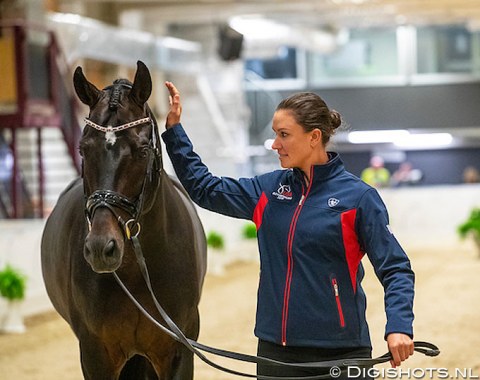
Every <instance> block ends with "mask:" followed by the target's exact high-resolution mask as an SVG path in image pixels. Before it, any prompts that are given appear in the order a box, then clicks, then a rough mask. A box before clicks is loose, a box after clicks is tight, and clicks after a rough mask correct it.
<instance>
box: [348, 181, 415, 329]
mask: <svg viewBox="0 0 480 380" xmlns="http://www.w3.org/2000/svg"><path fill="white" fill-rule="evenodd" d="M358 210H359V213H358V214H357V215H358V219H357V230H358V232H359V237H360V244H362V248H363V249H364V250H365V252H366V253H367V255H368V258H369V259H370V261H371V263H372V265H373V267H374V270H375V273H376V275H377V277H378V279H379V280H380V282H381V283H382V285H383V288H384V292H385V312H386V314H387V325H386V328H385V338H386V337H387V335H388V334H390V333H404V334H407V335H409V336H410V337H411V338H413V318H414V316H413V298H414V282H415V274H414V272H413V271H412V268H411V265H410V260H409V259H408V257H407V254H406V253H405V251H404V250H403V249H402V247H401V246H400V244H399V243H398V241H397V239H396V238H395V236H394V235H393V233H392V231H391V229H390V225H389V217H388V213H387V210H386V207H385V205H384V203H383V201H382V200H381V198H380V195H379V194H378V192H377V191H376V190H375V189H373V188H370V189H369V190H367V191H366V192H365V194H364V195H363V196H362V198H361V200H360V203H359V208H358Z"/></svg>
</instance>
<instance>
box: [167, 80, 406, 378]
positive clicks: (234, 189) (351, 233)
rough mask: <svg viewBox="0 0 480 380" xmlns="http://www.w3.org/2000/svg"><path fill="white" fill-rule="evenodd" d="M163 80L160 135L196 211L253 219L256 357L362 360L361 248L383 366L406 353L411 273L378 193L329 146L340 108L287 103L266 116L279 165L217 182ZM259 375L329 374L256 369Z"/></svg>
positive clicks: (306, 100)
mask: <svg viewBox="0 0 480 380" xmlns="http://www.w3.org/2000/svg"><path fill="white" fill-rule="evenodd" d="M166 87H167V88H168V90H169V93H170V110H169V113H168V115H167V118H166V131H165V132H163V134H162V138H163V141H164V142H165V144H166V148H167V152H168V154H169V156H170V159H171V161H172V164H173V167H174V169H175V172H176V174H177V176H178V178H179V179H180V181H181V182H182V184H183V186H184V187H185V189H186V190H187V192H188V193H189V194H190V196H191V197H192V199H193V201H194V202H195V203H197V204H198V205H199V206H201V207H203V208H206V209H208V210H211V211H214V212H218V213H221V214H224V215H228V216H231V217H236V218H243V219H249V220H253V221H254V222H255V224H256V227H257V237H258V244H259V252H260V268H261V269H260V281H259V289H258V293H257V297H258V299H257V315H256V324H255V335H256V336H257V337H258V348H257V354H258V355H259V356H262V357H267V358H271V359H275V360H279V361H283V362H318V361H325V360H335V359H344V358H370V357H371V350H372V347H371V341H370V334H369V329H368V325H367V321H366V315H365V314H366V296H365V293H364V291H363V289H362V286H361V282H362V279H363V276H364V269H363V266H362V264H361V260H362V258H363V257H364V255H365V254H366V255H367V256H368V258H369V260H370V261H371V263H372V264H373V267H374V268H375V273H376V275H377V276H378V278H379V280H380V281H381V283H382V284H383V287H384V291H385V310H386V315H387V324H386V328H385V340H386V342H387V346H388V349H389V351H390V352H391V354H392V357H393V359H392V361H391V364H392V365H393V366H398V365H400V364H401V363H402V362H403V361H404V360H406V359H407V358H408V357H409V356H410V355H412V354H413V350H414V345H413V341H412V339H413V327H412V323H413V311H412V310H413V298H414V273H413V271H412V269H411V266H410V261H409V259H408V257H407V255H406V253H405V252H404V250H403V249H402V247H401V246H400V244H399V243H398V241H397V240H396V238H395V237H394V235H393V233H392V230H391V228H390V227H389V220H388V214H387V210H386V209H385V205H384V203H383V202H382V200H381V199H380V196H379V195H378V192H377V191H376V190H375V189H374V188H372V187H371V186H369V185H367V184H365V183H364V182H362V181H361V180H360V179H359V178H358V177H355V176H354V175H352V174H350V173H349V172H347V171H346V170H345V167H344V165H343V163H342V160H341V158H340V156H339V155H338V154H337V153H335V152H330V151H327V148H326V147H327V144H328V142H329V140H330V138H331V136H332V135H333V134H334V133H335V130H336V129H337V128H338V127H339V126H340V125H341V116H340V114H339V113H338V112H336V111H333V110H332V111H331V110H330V109H329V108H328V106H327V105H326V104H325V102H324V101H323V100H322V99H321V98H320V97H319V96H318V95H317V94H314V93H310V92H307V93H298V94H294V95H292V96H290V97H288V98H287V99H284V100H283V101H282V102H280V104H279V105H278V107H277V109H276V111H275V114H274V116H273V124H272V129H273V132H274V133H275V140H274V142H273V145H272V148H273V149H274V150H276V151H277V152H278V158H279V160H280V164H281V166H282V167H283V168H284V169H285V170H275V171H273V172H269V173H266V174H263V175H260V176H256V177H254V178H240V179H233V178H229V177H216V176H214V175H213V174H211V173H210V172H209V170H208V168H207V167H206V166H205V165H204V164H203V162H202V160H201V158H200V157H199V156H198V154H196V153H195V152H194V150H193V145H192V143H191V141H190V139H189V138H188V136H187V134H186V132H185V130H184V129H183V126H182V125H181V124H180V119H181V113H182V106H181V102H180V94H179V92H178V90H177V89H176V87H175V86H174V85H173V84H172V83H171V82H166ZM327 373H328V372H327ZM257 374H258V375H263V376H265V375H268V376H304V375H318V374H325V372H324V371H323V370H319V369H312V368H293V367H288V368H285V367H281V366H275V365H270V364H267V365H265V364H259V365H258V366H257ZM347 375H348V374H347V373H343V374H342V376H341V377H340V378H341V379H346V378H347ZM360 378H368V376H365V377H364V376H361V377H360Z"/></svg>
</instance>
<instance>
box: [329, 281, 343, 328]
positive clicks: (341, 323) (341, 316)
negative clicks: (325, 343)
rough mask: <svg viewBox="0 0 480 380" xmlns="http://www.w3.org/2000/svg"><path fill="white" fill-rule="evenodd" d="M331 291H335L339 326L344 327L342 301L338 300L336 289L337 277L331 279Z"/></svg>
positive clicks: (338, 295)
mask: <svg viewBox="0 0 480 380" xmlns="http://www.w3.org/2000/svg"><path fill="white" fill-rule="evenodd" d="M332 286H333V291H334V293H335V302H336V303H337V310H338V316H339V317H340V327H345V317H344V315H343V309H342V303H341V302H340V292H339V291H338V283H337V279H336V278H333V279H332Z"/></svg>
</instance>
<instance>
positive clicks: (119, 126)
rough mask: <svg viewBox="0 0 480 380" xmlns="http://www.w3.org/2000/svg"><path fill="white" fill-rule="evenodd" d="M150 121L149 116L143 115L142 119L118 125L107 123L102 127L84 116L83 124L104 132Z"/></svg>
mask: <svg viewBox="0 0 480 380" xmlns="http://www.w3.org/2000/svg"><path fill="white" fill-rule="evenodd" d="M151 122H152V119H151V118H150V117H145V118H143V119H138V120H134V121H131V122H130V123H126V124H122V125H118V126H116V127H112V126H111V125H109V126H107V127H103V126H101V125H98V124H96V123H94V122H93V121H91V120H89V119H87V118H85V124H87V125H88V126H89V127H92V128H95V129H96V130H98V131H101V132H104V133H107V132H118V131H123V130H124V129H128V128H132V127H136V126H137V125H140V124H145V123H151Z"/></svg>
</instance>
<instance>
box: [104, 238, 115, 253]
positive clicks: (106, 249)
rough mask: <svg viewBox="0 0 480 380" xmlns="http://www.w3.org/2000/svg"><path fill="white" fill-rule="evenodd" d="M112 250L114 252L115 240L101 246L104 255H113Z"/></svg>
mask: <svg viewBox="0 0 480 380" xmlns="http://www.w3.org/2000/svg"><path fill="white" fill-rule="evenodd" d="M114 252H115V241H114V240H110V241H109V242H108V243H107V244H106V245H105V247H104V248H103V253H104V254H105V256H113V253H114Z"/></svg>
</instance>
